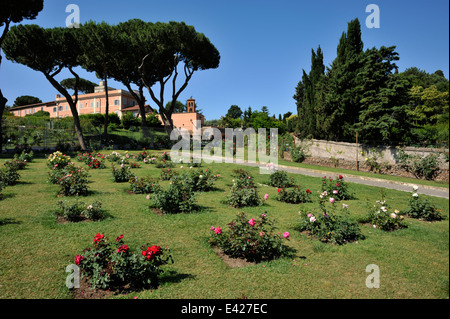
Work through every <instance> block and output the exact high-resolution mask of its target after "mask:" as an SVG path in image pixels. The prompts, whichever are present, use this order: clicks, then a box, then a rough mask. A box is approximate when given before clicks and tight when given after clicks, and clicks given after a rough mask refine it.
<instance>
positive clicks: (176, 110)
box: [165, 101, 187, 113]
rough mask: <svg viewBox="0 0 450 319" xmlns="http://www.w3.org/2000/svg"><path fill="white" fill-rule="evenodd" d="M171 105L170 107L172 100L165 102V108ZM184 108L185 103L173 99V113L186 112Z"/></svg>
mask: <svg viewBox="0 0 450 319" xmlns="http://www.w3.org/2000/svg"><path fill="white" fill-rule="evenodd" d="M171 107H172V102H167V103H166V106H165V109H166V110H167V111H169V110H170V108H171ZM186 110H187V108H186V105H184V104H183V103H182V102H180V101H175V108H174V109H173V112H174V113H182V112H186Z"/></svg>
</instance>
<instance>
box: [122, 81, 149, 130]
mask: <svg viewBox="0 0 450 319" xmlns="http://www.w3.org/2000/svg"><path fill="white" fill-rule="evenodd" d="M125 86H126V87H127V89H128V91H129V92H130V93H131V95H132V96H133V97H134V98H135V99H136V101H137V102H138V105H139V112H140V114H141V129H142V136H143V137H144V138H148V137H150V131H149V130H148V127H147V121H146V114H145V97H144V91H143V86H140V87H139V96H138V95H137V94H136V93H135V92H134V91H133V90H132V88H131V85H130V84H129V83H125Z"/></svg>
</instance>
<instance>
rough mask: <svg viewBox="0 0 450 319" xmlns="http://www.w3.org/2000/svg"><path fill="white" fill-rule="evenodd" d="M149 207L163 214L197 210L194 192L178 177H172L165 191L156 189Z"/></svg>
mask: <svg viewBox="0 0 450 319" xmlns="http://www.w3.org/2000/svg"><path fill="white" fill-rule="evenodd" d="M151 199H152V205H151V207H155V208H159V209H160V210H161V211H162V212H163V213H164V214H177V213H189V212H192V211H197V210H198V209H199V207H198V205H197V202H196V199H195V194H194V192H193V191H192V190H191V189H190V187H188V186H187V185H185V184H184V183H183V180H182V179H180V178H178V177H173V178H172V179H171V181H170V184H169V187H168V188H167V189H166V190H165V189H162V188H157V189H156V190H155V192H154V193H153V194H152V196H151Z"/></svg>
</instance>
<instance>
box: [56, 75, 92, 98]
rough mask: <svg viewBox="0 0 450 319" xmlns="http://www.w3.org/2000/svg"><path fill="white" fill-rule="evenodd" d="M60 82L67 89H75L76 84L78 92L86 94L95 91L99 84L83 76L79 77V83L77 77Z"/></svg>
mask: <svg viewBox="0 0 450 319" xmlns="http://www.w3.org/2000/svg"><path fill="white" fill-rule="evenodd" d="M60 84H61V86H62V87H63V88H65V89H66V90H75V86H76V85H77V87H78V92H82V93H85V94H89V93H94V90H95V87H96V86H97V84H96V83H94V82H91V81H88V80H86V79H83V78H79V79H78V83H77V79H76V78H68V79H64V80H62V81H61V82H60Z"/></svg>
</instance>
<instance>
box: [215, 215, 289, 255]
mask: <svg viewBox="0 0 450 319" xmlns="http://www.w3.org/2000/svg"><path fill="white" fill-rule="evenodd" d="M228 226H229V229H228V230H227V231H222V229H221V228H220V227H213V226H212V227H211V228H210V238H209V244H210V245H211V246H215V247H217V248H219V249H220V250H222V251H223V253H225V254H226V255H228V256H230V257H233V258H243V259H247V260H248V261H254V262H261V261H263V260H273V259H276V258H279V257H282V256H287V255H290V254H291V253H292V249H291V248H289V247H288V246H286V245H285V244H284V241H285V240H288V238H289V233H288V232H284V233H283V234H280V233H279V232H277V231H276V230H277V228H276V227H275V221H274V220H270V219H269V218H267V214H266V213H263V214H261V215H260V216H259V217H258V218H257V219H255V218H250V219H249V218H248V217H247V215H246V214H245V213H238V214H237V217H236V219H234V220H233V221H231V222H230V223H229V224H228Z"/></svg>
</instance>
